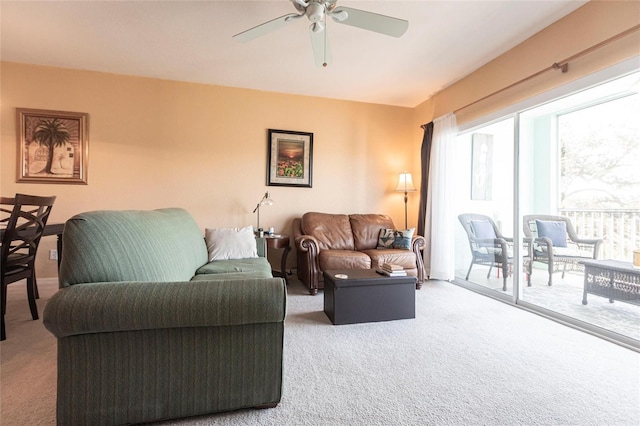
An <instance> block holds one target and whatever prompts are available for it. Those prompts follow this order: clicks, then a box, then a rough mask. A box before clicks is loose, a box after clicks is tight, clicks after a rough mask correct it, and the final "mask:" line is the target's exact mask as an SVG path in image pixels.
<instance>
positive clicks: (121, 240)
mask: <svg viewBox="0 0 640 426" xmlns="http://www.w3.org/2000/svg"><path fill="white" fill-rule="evenodd" d="M62 240H63V252H62V263H61V265H60V273H59V277H60V278H59V280H60V287H67V286H69V285H73V284H79V283H95V282H115V281H144V282H166V281H189V280H190V279H191V277H193V274H194V272H195V271H196V269H198V268H199V267H200V266H202V265H204V264H205V263H206V262H207V246H206V245H205V242H204V238H202V231H201V230H200V227H199V226H198V224H197V223H196V222H195V220H194V219H193V217H192V216H191V215H190V214H189V213H188V212H187V211H186V210H183V209H177V208H170V209H160V210H149V211H138V210H125V211H113V210H101V211H93V212H86V213H80V214H78V215H75V216H74V217H72V218H71V219H69V220H68V221H67V222H66V224H65V227H64V233H63V236H62Z"/></svg>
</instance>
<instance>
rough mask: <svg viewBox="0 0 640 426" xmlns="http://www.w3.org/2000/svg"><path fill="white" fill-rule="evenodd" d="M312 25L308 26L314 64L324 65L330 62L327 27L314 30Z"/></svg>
mask: <svg viewBox="0 0 640 426" xmlns="http://www.w3.org/2000/svg"><path fill="white" fill-rule="evenodd" d="M314 25H315V24H311V26H310V27H309V34H310V35H311V47H312V48H313V57H314V59H315V61H316V66H318V67H326V66H327V65H329V64H330V63H331V50H330V49H329V40H328V39H327V28H326V27H324V28H322V29H321V30H316V31H314Z"/></svg>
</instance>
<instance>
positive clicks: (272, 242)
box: [264, 235, 291, 285]
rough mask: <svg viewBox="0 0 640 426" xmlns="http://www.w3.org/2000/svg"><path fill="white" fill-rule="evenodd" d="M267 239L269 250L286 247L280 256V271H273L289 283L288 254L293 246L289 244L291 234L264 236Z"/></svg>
mask: <svg viewBox="0 0 640 426" xmlns="http://www.w3.org/2000/svg"><path fill="white" fill-rule="evenodd" d="M264 239H265V241H266V242H267V250H268V249H284V251H283V252H282V257H280V271H273V274H274V276H276V277H282V278H284V282H285V284H287V285H289V279H288V278H287V256H288V255H289V252H290V251H291V246H290V245H289V236H288V235H278V236H269V235H265V236H264Z"/></svg>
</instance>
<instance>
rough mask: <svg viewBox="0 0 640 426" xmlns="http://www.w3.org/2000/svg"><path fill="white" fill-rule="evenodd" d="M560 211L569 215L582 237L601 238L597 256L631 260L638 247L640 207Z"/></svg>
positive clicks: (563, 214) (639, 242)
mask: <svg viewBox="0 0 640 426" xmlns="http://www.w3.org/2000/svg"><path fill="white" fill-rule="evenodd" d="M560 214H561V215H562V216H567V217H569V218H571V221H572V222H573V226H574V227H575V229H576V232H577V234H578V236H579V237H581V238H602V240H603V243H602V245H601V246H600V254H599V256H598V257H599V258H600V259H617V260H624V261H627V262H631V260H632V259H633V251H634V250H638V249H640V210H570V209H561V210H560Z"/></svg>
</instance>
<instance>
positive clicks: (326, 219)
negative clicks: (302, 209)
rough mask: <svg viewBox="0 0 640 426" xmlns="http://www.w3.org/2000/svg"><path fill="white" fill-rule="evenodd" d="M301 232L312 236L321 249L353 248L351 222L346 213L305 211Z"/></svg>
mask: <svg viewBox="0 0 640 426" xmlns="http://www.w3.org/2000/svg"><path fill="white" fill-rule="evenodd" d="M302 233H303V234H305V235H311V236H312V237H314V238H315V239H316V240H317V241H318V246H319V248H320V250H321V251H322V250H353V249H354V244H353V233H352V232H351V223H350V222H349V216H347V215H346V214H328V213H316V212H309V213H305V214H304V215H303V216H302Z"/></svg>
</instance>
